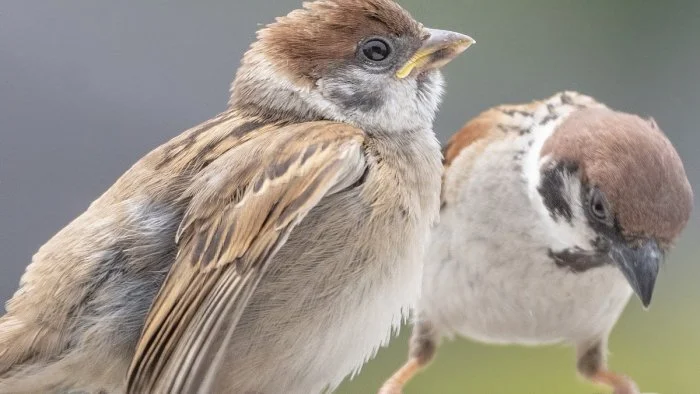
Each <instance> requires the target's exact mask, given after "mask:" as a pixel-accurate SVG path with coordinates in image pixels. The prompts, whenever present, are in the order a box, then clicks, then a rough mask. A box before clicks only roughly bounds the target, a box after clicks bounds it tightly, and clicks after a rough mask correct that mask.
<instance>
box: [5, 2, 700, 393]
mask: <svg viewBox="0 0 700 394" xmlns="http://www.w3.org/2000/svg"><path fill="white" fill-rule="evenodd" d="M400 2H401V3H402V4H403V5H404V6H405V7H406V8H407V9H409V10H410V11H411V12H412V13H413V14H414V16H416V18H417V19H419V20H420V21H421V22H423V23H424V24H426V25H428V26H432V27H439V28H445V29H453V30H458V31H461V32H464V33H467V34H469V35H471V36H473V37H474V38H475V39H476V40H477V41H478V44H477V45H475V46H474V47H472V48H470V49H469V50H468V51H467V52H466V53H465V55H463V56H462V57H460V58H459V59H457V60H456V61H454V62H453V63H451V64H450V65H449V66H448V67H447V68H446V76H447V81H448V85H447V86H448V87H447V95H446V97H445V101H444V104H443V106H442V110H441V112H440V115H439V117H438V121H437V124H436V127H435V130H436V132H437V133H438V135H439V137H440V139H441V141H443V142H444V141H446V139H447V138H448V137H449V135H450V134H451V133H452V132H453V131H455V130H457V129H458V128H459V127H460V126H461V125H462V124H463V123H464V122H465V121H466V120H467V119H468V118H470V117H472V116H475V115H477V114H478V113H479V112H480V111H482V110H484V109H486V108H488V107H490V106H493V105H496V104H500V103H517V102H523V101H530V100H532V99H536V98H545V97H548V96H549V95H551V94H552V93H554V92H556V91H558V90H563V89H574V90H578V91H580V92H583V93H587V94H590V95H593V96H595V97H596V98H598V99H599V100H601V101H603V102H605V103H607V104H608V105H610V106H612V107H614V108H617V109H620V110H625V111H628V112H635V113H639V114H642V115H648V116H653V117H654V118H655V119H656V120H657V122H658V123H659V125H660V126H661V128H662V129H664V130H665V131H666V133H667V134H668V136H669V137H670V139H671V140H672V141H673V143H674V144H675V146H676V147H677V148H678V150H679V151H680V154H681V156H682V157H683V159H684V161H685V165H686V170H687V173H688V176H689V177H690V179H691V183H692V184H693V186H694V189H695V191H696V195H700V155H699V153H700V130H698V125H700V44H699V43H698V40H699V39H700V2H694V1H668V2H660V1H657V2H651V1H637V0H626V1H623V0H617V1H606V0H592V1H575V0H523V1H518V2H515V1H510V0H508V1H506V0H501V1H493V0H478V1H477V0H474V1H466V0H463V1H459V0H433V1H430V2H427V1H422V0H404V1H400ZM299 3H300V0H284V1H280V0H256V1H252V0H250V1H241V0H237V1H236V0H234V1H198V2H194V1H177V0H170V1H165V0H152V1H147V2H143V1H136V0H123V1H119V2H117V1H113V2H106V1H102V2H95V1H90V0H83V1H78V0H63V1H54V2H49V1H46V2H39V1H31V0H4V1H3V2H2V7H0V251H2V262H1V263H0V301H3V302H4V301H5V300H7V299H8V298H9V297H10V296H11V295H12V293H13V292H14V291H15V289H16V287H17V283H18V281H19V278H20V275H21V274H22V272H23V270H24V267H25V266H26V265H27V264H28V263H29V261H30V258H31V256H32V254H33V253H34V252H35V251H36V250H37V248H38V247H39V246H40V245H41V244H43V243H44V242H45V241H46V240H47V239H49V238H50V237H51V236H52V235H53V234H54V233H55V232H56V231H58V230H59V229H60V228H61V227H63V226H64V225H65V224H67V223H68V222H69V221H70V220H72V219H73V218H74V217H75V216H77V215H78V214H80V213H81V212H82V211H83V210H84V209H85V208H86V207H87V206H88V204H89V203H90V202H91V201H92V200H93V199H95V198H96V197H97V196H99V195H100V194H101V193H102V192H103V191H104V190H105V189H107V188H108V187H109V186H110V185H111V184H112V183H113V182H114V180H115V179H116V178H117V177H118V176H119V175H120V174H121V173H122V172H124V171H125V170H126V169H127V168H129V167H130V166H131V164H133V163H134V162H135V161H136V160H138V159H139V158H140V157H141V156H143V155H144V154H145V153H147V152H148V151H150V150H151V149H153V148H154V147H156V146H157V145H159V144H161V143H163V142H165V141H166V140H168V139H170V138H171V137H173V136H175V135H176V134H178V133H180V132H181V131H183V130H185V129H186V128H188V127H190V126H193V125H196V124H197V123H199V122H201V121H204V120H206V119H208V118H209V117H211V116H213V115H215V114H217V113H218V112H220V111H221V110H223V109H224V108H225V105H226V101H227V98H228V85H229V83H230V80H231V78H232V76H233V74H234V72H235V70H236V68H237V67H238V62H239V59H240V57H241V55H242V53H243V52H244V50H245V49H246V47H247V46H248V44H249V43H250V42H251V41H252V40H253V38H254V32H255V30H256V29H258V27H259V25H260V24H263V23H267V22H270V21H272V20H273V18H274V17H275V16H278V15H282V14H285V13H287V12H288V11H290V10H291V9H293V8H296V7H297V6H298V5H299ZM697 200H698V198H696V203H697ZM696 212H697V211H696ZM699 235H700V224H699V223H698V215H697V213H694V217H693V219H692V220H691V223H690V225H689V226H688V229H687V231H686V232H685V235H684V237H683V239H682V240H681V241H680V242H679V244H678V247H677V248H676V249H675V251H674V252H673V253H672V255H671V256H670V259H669V260H668V263H667V264H666V265H665V267H664V268H663V272H662V274H661V276H660V279H659V286H658V288H657V291H656V292H655V296H654V302H653V304H652V307H651V310H649V311H646V312H645V311H643V310H642V308H641V305H640V303H639V302H638V301H637V300H636V299H635V300H633V301H632V302H631V303H630V305H629V307H628V308H627V311H626V312H625V314H624V316H623V318H622V319H621V321H620V322H619V324H618V325H617V328H616V329H615V331H614V333H613V335H612V338H611V344H610V348H611V352H612V354H611V357H610V362H611V365H612V368H613V369H615V370H619V371H623V372H625V373H627V374H629V375H631V376H634V377H635V379H636V380H637V382H638V383H639V384H640V386H641V388H642V389H643V391H651V392H659V393H663V394H698V393H700V380H699V379H700V378H699V376H700V313H699V312H700V306H699V305H700V285H699V284H698V278H700V276H699V274H700V264H699V263H698V261H697V260H698V257H697V256H698V253H700V242H698V241H700V238H699ZM409 332H410V329H409V328H407V327H406V328H404V329H403V330H402V332H401V336H400V337H399V338H397V339H395V340H394V341H393V342H392V343H391V346H390V347H389V348H387V349H384V350H382V351H381V352H380V353H379V355H378V357H377V358H376V359H375V360H374V361H372V362H370V363H369V364H368V365H366V366H365V368H364V369H363V371H362V373H361V374H360V376H359V377H357V378H355V379H354V380H352V381H351V382H348V383H347V384H345V385H343V387H341V389H340V390H339V392H340V393H371V392H373V391H376V389H377V388H378V387H379V385H380V384H381V382H382V381H383V380H384V379H385V378H386V377H388V376H389V375H390V374H391V372H392V371H393V370H394V369H396V368H397V367H398V366H399V365H401V363H402V362H403V361H404V360H405V355H406V350H407V344H406V340H407V336H408V334H409ZM405 392H406V393H408V394H410V393H487V394H500V393H504V394H507V393H533V394H535V393H536V394H548V393H556V394H561V393H574V394H575V393H589V394H590V393H599V392H603V391H602V389H600V388H597V387H594V386H591V385H589V384H587V383H584V382H581V381H580V380H579V379H578V378H577V377H576V374H575V372H574V354H573V350H572V349H570V348H568V347H564V346H561V347H544V348H519V347H493V346H483V345H479V344H475V343H471V342H468V341H466V340H455V341H452V342H446V343H444V344H443V346H442V347H441V349H440V350H439V353H438V357H437V360H436V362H435V363H434V364H433V365H432V366H431V367H430V368H429V369H428V370H427V371H426V372H425V373H423V374H421V375H420V376H419V377H418V378H417V379H416V380H415V381H413V382H412V383H411V384H410V385H409V386H408V388H407V389H406V391H405Z"/></svg>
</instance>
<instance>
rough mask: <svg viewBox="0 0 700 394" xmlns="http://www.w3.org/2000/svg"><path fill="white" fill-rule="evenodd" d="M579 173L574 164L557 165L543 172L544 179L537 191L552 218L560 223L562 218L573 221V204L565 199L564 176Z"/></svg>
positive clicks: (569, 221) (563, 163) (562, 163)
mask: <svg viewBox="0 0 700 394" xmlns="http://www.w3.org/2000/svg"><path fill="white" fill-rule="evenodd" d="M576 171H578V166H577V165H576V164H574V163H567V162H561V163H557V165H555V166H552V167H549V168H546V169H544V170H542V179H541V181H540V186H539V187H538V188H537V191H538V192H539V193H540V195H541V196H542V201H543V203H544V205H545V207H546V208H547V210H548V211H549V214H550V215H551V216H552V219H554V220H555V221H558V220H559V218H560V217H562V218H564V219H565V220H566V221H567V222H568V223H571V221H572V220H573V210H572V208H571V204H570V203H569V201H567V199H566V198H565V197H564V190H565V185H564V176H565V175H567V173H568V174H573V173H575V172H576Z"/></svg>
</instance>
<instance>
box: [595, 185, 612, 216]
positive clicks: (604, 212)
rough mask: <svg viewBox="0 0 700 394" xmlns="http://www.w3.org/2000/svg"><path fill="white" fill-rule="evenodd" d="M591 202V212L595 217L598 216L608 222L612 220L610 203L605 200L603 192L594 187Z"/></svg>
mask: <svg viewBox="0 0 700 394" xmlns="http://www.w3.org/2000/svg"><path fill="white" fill-rule="evenodd" d="M590 204H591V205H590V210H591V214H592V215H593V217H594V218H596V220H598V221H601V222H604V223H608V222H609V221H610V219H609V212H608V203H607V201H606V200H605V196H604V195H603V192H601V191H600V190H598V189H593V193H592V194H591V201H590Z"/></svg>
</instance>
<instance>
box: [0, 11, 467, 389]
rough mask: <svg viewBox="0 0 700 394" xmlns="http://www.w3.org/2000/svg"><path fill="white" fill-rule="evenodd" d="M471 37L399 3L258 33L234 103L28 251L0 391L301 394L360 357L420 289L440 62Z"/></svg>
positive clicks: (371, 350)
mask: <svg viewBox="0 0 700 394" xmlns="http://www.w3.org/2000/svg"><path fill="white" fill-rule="evenodd" d="M472 43H473V40H472V39H471V38H469V37H468V36H465V35H462V34H458V33H453V32H448V31H441V30H433V29H427V28H424V27H423V26H422V25H421V24H419V23H418V22H416V21H415V20H414V19H413V18H412V17H411V16H410V15H409V14H408V13H407V12H406V11H404V10H403V9H402V8H401V7H400V6H399V5H398V4H396V3H395V2H394V1H391V0H319V1H314V2H310V3H305V5H304V7H303V8H302V9H298V10H295V11H292V12H291V13H289V14H288V15H287V16H285V17H281V18H278V19H277V21H276V22H275V23H272V24H270V25H268V26H266V27H265V28H263V29H262V30H260V31H259V32H258V39H257V41H256V42H255V43H253V44H252V46H251V47H250V50H248V52H247V53H246V54H245V56H244V58H243V61H242V64H241V66H240V68H239V69H238V72H237V75H236V78H235V80H234V82H233V85H232V88H231V99H230V103H229V104H230V105H229V107H228V109H227V110H226V111H224V112H223V113H221V114H220V115H218V116H216V117H215V118H212V119H211V120H208V121H206V122H204V123H202V124H200V125H199V126H196V127H194V128H192V129H190V130H188V131H186V132H184V133H183V134H181V135H180V136H178V137H175V138H174V139H172V140H171V141H169V142H167V143H165V144H164V145H162V146H160V147H158V148H156V149H155V150H154V151H152V152H151V153H149V154H148V155H146V156H145V157H144V158H143V159H141V160H140V161H138V162H137V163H136V164H135V165H134V166H133V167H132V168H131V169H129V170H128V171H127V172H126V173H125V174H124V175H123V176H121V177H120V178H119V179H118V180H117V182H116V183H115V184H114V185H113V186H112V187H111V188H109V189H108V190H107V191H106V192H105V193H104V194H103V195H102V196H101V197H100V198H98V199H97V200H96V201H94V202H93V203H92V204H91V205H90V207H89V208H88V209H87V211H86V212H85V213H83V214H82V215H80V216H79V217H78V218H77V219H75V220H74V221H73V222H72V223H70V224H69V225H68V226H67V227H65V228H64V229H62V230H61V231H60V232H59V233H58V234H56V235H55V236H54V237H53V238H52V239H51V240H49V241H48V242H47V243H46V244H45V245H44V246H42V247H41V249H40V250H39V251H38V253H37V254H36V255H35V256H34V258H33V261H32V263H31V264H30V265H29V266H28V267H27V270H26V272H25V274H24V276H23V277H22V280H21V284H20V288H19V290H18V291H17V292H16V293H15V295H14V297H13V298H12V299H11V300H10V301H9V302H8V304H7V314H6V315H4V316H3V317H2V318H0V392H3V393H5V392H13V393H18V392H36V391H39V392H46V391H53V390H58V391H60V390H85V391H90V392H96V391H104V392H124V391H127V392H134V393H146V392H148V393H193V392H231V393H249V392H263V393H267V394H269V393H300V394H301V393H303V394H308V393H315V392H320V391H322V390H324V389H326V388H328V389H333V388H334V387H336V386H337V385H338V384H339V383H340V382H341V381H342V380H343V378H344V377H346V376H347V375H349V374H351V373H353V372H356V371H358V370H359V368H360V367H361V366H362V364H363V363H364V362H365V361H367V360H368V359H369V358H371V357H372V356H373V355H374V354H375V352H376V351H377V349H378V347H380V346H382V345H383V344H385V343H386V342H387V341H388V339H389V337H390V335H391V332H392V329H394V328H396V327H397V326H398V325H399V324H400V323H401V321H402V319H403V318H404V316H405V315H406V313H407V312H408V311H409V309H410V307H411V306H412V305H413V304H414V302H415V301H417V298H418V294H419V292H420V278H421V273H422V264H423V262H422V259H421V258H420V256H422V254H423V250H424V247H425V245H426V244H427V238H428V236H429V229H430V227H431V225H432V224H433V223H434V222H435V221H436V220H437V218H438V213H439V195H440V174H441V163H440V157H441V155H440V148H439V144H438V142H437V140H436V138H435V136H434V134H433V131H432V123H433V118H434V116H435V113H436V110H437V107H438V103H439V101H440V95H441V93H442V85H443V79H442V77H441V75H440V72H439V71H438V69H439V68H440V67H441V66H443V65H445V64H446V63H448V62H449V61H450V60H452V59H453V58H454V57H455V56H457V55H458V54H459V53H461V52H462V51H464V50H465V49H466V48H467V47H468V46H469V45H471V44H472Z"/></svg>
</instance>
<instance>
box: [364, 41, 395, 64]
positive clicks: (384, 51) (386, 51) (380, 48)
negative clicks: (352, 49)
mask: <svg viewBox="0 0 700 394" xmlns="http://www.w3.org/2000/svg"><path fill="white" fill-rule="evenodd" d="M361 50H362V54H363V55H364V56H365V57H366V58H367V59H369V60H371V61H373V62H381V61H382V60H385V59H386V58H388V57H389V55H390V54H391V47H390V46H389V43H387V42H386V41H384V40H382V39H380V38H373V39H371V40H367V41H365V42H364V43H363V44H362V47H361Z"/></svg>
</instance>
